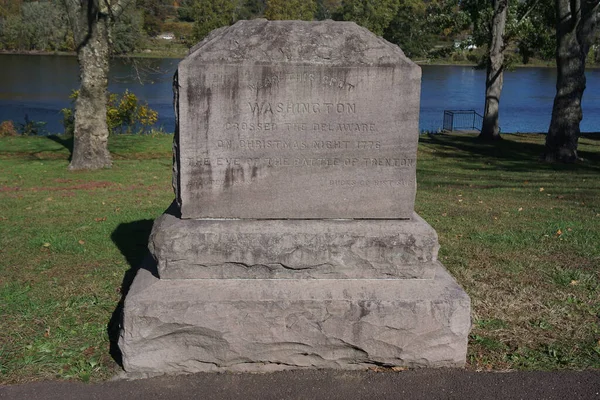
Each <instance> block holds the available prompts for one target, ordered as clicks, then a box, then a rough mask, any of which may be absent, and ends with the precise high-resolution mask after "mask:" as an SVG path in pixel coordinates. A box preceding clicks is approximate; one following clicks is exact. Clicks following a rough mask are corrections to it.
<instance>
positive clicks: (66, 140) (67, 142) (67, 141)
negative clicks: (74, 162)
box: [46, 135, 73, 162]
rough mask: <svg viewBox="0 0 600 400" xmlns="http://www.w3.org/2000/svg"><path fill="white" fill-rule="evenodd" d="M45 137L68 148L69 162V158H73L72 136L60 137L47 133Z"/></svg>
mask: <svg viewBox="0 0 600 400" xmlns="http://www.w3.org/2000/svg"><path fill="white" fill-rule="evenodd" d="M46 137H47V138H48V139H50V140H52V141H53V142H56V143H58V144H60V145H62V146H63V147H64V148H65V149H67V150H69V162H71V158H73V137H72V136H71V137H61V136H58V135H48V136H46Z"/></svg>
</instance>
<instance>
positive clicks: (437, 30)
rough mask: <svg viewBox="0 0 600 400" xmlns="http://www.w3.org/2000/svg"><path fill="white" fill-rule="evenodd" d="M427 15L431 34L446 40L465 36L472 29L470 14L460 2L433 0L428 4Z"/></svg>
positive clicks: (455, 0) (454, 0)
mask: <svg viewBox="0 0 600 400" xmlns="http://www.w3.org/2000/svg"><path fill="white" fill-rule="evenodd" d="M419 2H420V1H418V0H417V3H419ZM413 9H415V7H413ZM426 15H427V24H428V27H429V30H430V33H432V34H435V35H437V36H438V37H440V38H442V39H445V40H453V39H456V38H457V37H461V36H464V35H463V33H464V32H465V31H467V30H468V29H469V27H470V18H469V14H468V12H466V11H465V10H463V9H462V8H461V7H460V2H459V1H458V0H433V1H431V2H429V3H428V4H427V10H426Z"/></svg>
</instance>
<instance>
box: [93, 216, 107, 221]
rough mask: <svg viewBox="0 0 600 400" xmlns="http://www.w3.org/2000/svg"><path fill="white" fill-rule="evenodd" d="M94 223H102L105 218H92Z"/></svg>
mask: <svg viewBox="0 0 600 400" xmlns="http://www.w3.org/2000/svg"><path fill="white" fill-rule="evenodd" d="M94 221H96V222H102V221H106V217H102V218H94Z"/></svg>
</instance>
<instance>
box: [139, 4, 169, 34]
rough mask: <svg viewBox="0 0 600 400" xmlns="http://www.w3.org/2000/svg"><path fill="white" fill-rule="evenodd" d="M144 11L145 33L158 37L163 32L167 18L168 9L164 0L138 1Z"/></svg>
mask: <svg viewBox="0 0 600 400" xmlns="http://www.w3.org/2000/svg"><path fill="white" fill-rule="evenodd" d="M137 7H138V9H140V10H142V14H143V19H144V27H143V29H144V31H145V32H146V34H147V35H148V36H151V37H152V36H156V35H158V34H159V33H160V32H161V31H162V23H163V21H164V20H165V19H166V17H167V8H166V4H165V3H164V1H163V0H137Z"/></svg>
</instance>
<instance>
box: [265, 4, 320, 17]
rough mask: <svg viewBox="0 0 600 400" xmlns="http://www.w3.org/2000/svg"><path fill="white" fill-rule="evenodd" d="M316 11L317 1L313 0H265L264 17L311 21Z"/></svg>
mask: <svg viewBox="0 0 600 400" xmlns="http://www.w3.org/2000/svg"><path fill="white" fill-rule="evenodd" d="M316 12H317V2H316V1H315V0H267V7H266V10H265V18H267V19H270V20H290V19H300V20H304V21H312V20H313V19H314V18H315V14H316Z"/></svg>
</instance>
